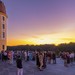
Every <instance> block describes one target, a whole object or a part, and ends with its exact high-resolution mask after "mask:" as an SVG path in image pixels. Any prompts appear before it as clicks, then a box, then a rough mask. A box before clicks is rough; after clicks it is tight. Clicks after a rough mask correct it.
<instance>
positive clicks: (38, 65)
mask: <svg viewBox="0 0 75 75" xmlns="http://www.w3.org/2000/svg"><path fill="white" fill-rule="evenodd" d="M35 53H36V66H37V68H39V67H40V62H39V55H38V54H39V52H37V51H36V52H35Z"/></svg>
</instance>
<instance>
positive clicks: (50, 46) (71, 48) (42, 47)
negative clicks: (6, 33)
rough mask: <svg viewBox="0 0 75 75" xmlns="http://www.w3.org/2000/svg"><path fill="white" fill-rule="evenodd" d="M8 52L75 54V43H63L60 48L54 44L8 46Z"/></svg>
mask: <svg viewBox="0 0 75 75" xmlns="http://www.w3.org/2000/svg"><path fill="white" fill-rule="evenodd" d="M7 50H15V51H16V50H28V51H29V50H30V51H35V50H38V51H42V50H45V51H49V50H50V51H57V52H59V51H74V52H75V43H69V44H66V43H63V44H59V45H58V46H56V45H54V44H45V45H19V46H8V47H7Z"/></svg>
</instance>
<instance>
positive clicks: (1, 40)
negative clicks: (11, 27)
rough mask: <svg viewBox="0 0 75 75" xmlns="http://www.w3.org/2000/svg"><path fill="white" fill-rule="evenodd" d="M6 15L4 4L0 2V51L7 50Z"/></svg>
mask: <svg viewBox="0 0 75 75" xmlns="http://www.w3.org/2000/svg"><path fill="white" fill-rule="evenodd" d="M6 42H7V14H6V8H5V5H4V3H3V2H2V1H1V0H0V51H2V50H6V49H7V46H6V45H7V44H6Z"/></svg>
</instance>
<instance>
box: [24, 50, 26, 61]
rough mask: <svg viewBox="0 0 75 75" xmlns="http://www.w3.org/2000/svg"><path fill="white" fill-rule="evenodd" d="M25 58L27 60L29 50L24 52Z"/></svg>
mask: <svg viewBox="0 0 75 75" xmlns="http://www.w3.org/2000/svg"><path fill="white" fill-rule="evenodd" d="M24 58H25V61H27V52H26V51H25V52H24Z"/></svg>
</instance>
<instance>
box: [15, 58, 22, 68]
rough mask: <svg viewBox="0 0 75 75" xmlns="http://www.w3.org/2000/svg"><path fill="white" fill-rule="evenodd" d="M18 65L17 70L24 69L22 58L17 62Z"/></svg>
mask: <svg viewBox="0 0 75 75" xmlns="http://www.w3.org/2000/svg"><path fill="white" fill-rule="evenodd" d="M16 64H17V68H20V69H21V68H23V67H22V59H21V58H18V59H17V60H16Z"/></svg>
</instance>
